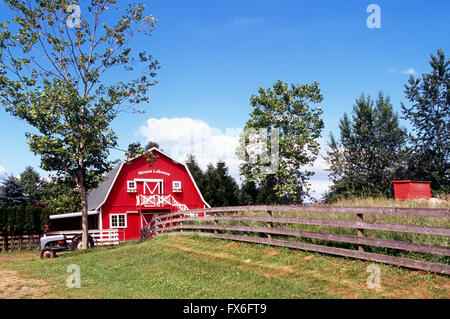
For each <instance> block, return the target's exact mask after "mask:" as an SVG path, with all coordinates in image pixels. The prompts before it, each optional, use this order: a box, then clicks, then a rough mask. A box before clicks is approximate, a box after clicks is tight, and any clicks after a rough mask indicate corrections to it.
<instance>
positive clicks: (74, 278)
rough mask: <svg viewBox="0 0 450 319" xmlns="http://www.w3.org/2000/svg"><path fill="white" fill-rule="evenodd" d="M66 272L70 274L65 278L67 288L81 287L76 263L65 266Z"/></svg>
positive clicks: (79, 273) (79, 272)
mask: <svg viewBox="0 0 450 319" xmlns="http://www.w3.org/2000/svg"><path fill="white" fill-rule="evenodd" d="M67 272H68V273H69V274H70V275H69V277H67V279H66V286H67V287H68V288H81V269H80V266H78V265H76V264H71V265H69V266H67Z"/></svg>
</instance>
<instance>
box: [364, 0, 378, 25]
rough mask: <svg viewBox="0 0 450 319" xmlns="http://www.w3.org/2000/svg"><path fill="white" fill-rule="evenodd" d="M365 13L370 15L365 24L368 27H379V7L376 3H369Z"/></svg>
mask: <svg viewBox="0 0 450 319" xmlns="http://www.w3.org/2000/svg"><path fill="white" fill-rule="evenodd" d="M366 11H367V13H370V15H369V16H368V17H367V20H366V25H367V27H368V28H369V29H374V28H376V29H380V28H381V8H380V6H379V5H378V4H373V3H372V4H369V5H368V6H367V8H366Z"/></svg>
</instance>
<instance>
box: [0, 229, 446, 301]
mask: <svg viewBox="0 0 450 319" xmlns="http://www.w3.org/2000/svg"><path fill="white" fill-rule="evenodd" d="M27 254H29V253H27ZM9 257H13V258H8V255H6V257H5V255H3V256H2V255H0V278H1V275H2V273H3V274H14V275H15V276H19V277H21V278H26V279H27V280H34V281H36V282H37V280H45V282H46V283H47V284H46V285H45V286H43V288H42V289H41V290H40V294H39V295H37V294H31V295H30V297H33V296H39V297H45V298H49V297H50V298H53V297H56V298H379V297H381V298H383V297H385V298H450V278H449V277H448V276H441V275H436V274H430V273H425V272H418V271H410V270H407V269H401V268H399V267H393V266H387V265H380V267H381V287H382V288H381V289H368V288H367V285H366V280H367V277H368V275H369V273H367V272H366V267H367V266H368V265H369V264H370V263H369V262H363V261H358V260H350V259H345V258H337V257H332V256H326V255H320V254H314V253H313V254H311V253H309V252H304V251H296V250H289V249H283V248H274V247H268V246H261V245H253V244H245V243H237V242H229V241H220V240H214V239H206V238H197V237H181V236H170V237H169V236H162V237H159V238H157V239H153V240H150V241H147V242H143V243H129V244H124V245H120V246H118V247H114V248H97V249H94V250H91V251H87V252H77V253H65V254H60V257H58V258H55V259H53V260H45V261H44V260H40V259H39V258H38V257H37V255H36V257H32V258H30V257H29V256H28V257H27V258H17V257H18V256H17V255H15V256H9ZM70 264H77V265H79V266H80V267H81V280H82V281H81V285H82V287H81V288H79V289H77V288H72V289H69V288H67V287H66V279H67V276H68V275H69V274H68V273H67V272H66V269H67V266H68V265H70ZM16 282H17V283H16V284H15V285H16V287H7V288H6V290H5V288H3V289H4V291H3V297H5V296H6V297H7V296H8V290H7V289H17V288H19V289H20V288H21V287H23V286H26V285H27V284H26V281H17V280H16ZM1 289H2V288H0V296H2V295H1V294H2V290H1ZM22 289H23V288H22Z"/></svg>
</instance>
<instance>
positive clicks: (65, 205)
mask: <svg viewBox="0 0 450 319" xmlns="http://www.w3.org/2000/svg"><path fill="white" fill-rule="evenodd" d="M40 203H41V204H42V205H44V206H45V207H46V209H47V210H48V211H49V213H50V214H51V215H55V214H64V213H70V212H78V211H80V210H81V201H80V195H79V192H78V191H77V188H76V185H75V183H74V181H73V180H71V178H70V176H65V177H59V178H56V177H53V178H51V180H50V181H49V182H47V183H44V184H43V185H42V187H41V200H40Z"/></svg>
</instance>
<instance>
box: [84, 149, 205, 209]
mask: <svg viewBox="0 0 450 319" xmlns="http://www.w3.org/2000/svg"><path fill="white" fill-rule="evenodd" d="M150 151H157V152H159V153H161V154H163V155H164V156H166V157H168V158H170V159H171V160H172V161H173V162H175V163H177V164H181V165H183V166H184V168H185V169H186V171H187V173H188V174H189V177H190V178H191V180H192V182H193V183H194V186H195V188H196V189H197V192H198V193H199V195H200V198H201V199H202V201H203V203H204V204H205V205H206V206H207V207H211V206H210V205H209V204H208V203H207V202H206V201H205V199H204V198H203V195H202V193H201V192H200V189H199V188H198V186H197V183H196V182H195V180H194V178H193V177H192V174H191V172H190V171H189V168H188V167H187V165H186V164H184V163H180V162H178V161H176V160H175V159H173V158H172V157H170V156H169V155H167V154H166V153H164V152H162V151H161V150H159V149H158V148H156V147H153V148H151V149H150ZM136 158H137V157H136ZM136 158H133V159H131V160H134V159H136ZM125 163H126V161H123V162H122V163H120V164H119V165H117V166H115V167H114V168H113V169H112V170H111V172H109V173H108V174H107V175H106V177H105V179H104V180H103V182H101V183H100V184H99V185H98V187H97V188H96V189H93V190H91V191H90V192H89V193H88V198H87V199H88V211H90V210H97V209H99V208H100V206H102V205H103V204H104V203H105V201H106V198H107V197H108V195H109V192H110V190H111V188H112V185H113V184H114V181H115V180H116V178H117V176H118V175H119V173H120V171H121V169H122V166H123V165H124V164H125Z"/></svg>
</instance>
